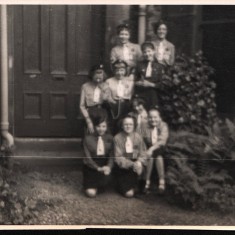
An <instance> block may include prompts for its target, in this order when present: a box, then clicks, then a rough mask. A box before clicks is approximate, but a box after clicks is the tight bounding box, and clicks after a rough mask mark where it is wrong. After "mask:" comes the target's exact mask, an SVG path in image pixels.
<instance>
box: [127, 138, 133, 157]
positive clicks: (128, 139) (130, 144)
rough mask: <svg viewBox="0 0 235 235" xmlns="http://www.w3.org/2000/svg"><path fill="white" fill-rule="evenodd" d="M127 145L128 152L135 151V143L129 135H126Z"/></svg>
mask: <svg viewBox="0 0 235 235" xmlns="http://www.w3.org/2000/svg"><path fill="white" fill-rule="evenodd" d="M125 147H126V153H133V143H132V141H131V138H130V137H129V136H127V137H126V144H125Z"/></svg>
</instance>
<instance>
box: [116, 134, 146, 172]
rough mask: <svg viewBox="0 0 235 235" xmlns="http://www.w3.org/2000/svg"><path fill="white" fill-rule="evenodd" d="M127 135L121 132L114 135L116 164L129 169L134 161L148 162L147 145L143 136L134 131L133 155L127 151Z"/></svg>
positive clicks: (132, 135)
mask: <svg viewBox="0 0 235 235" xmlns="http://www.w3.org/2000/svg"><path fill="white" fill-rule="evenodd" d="M126 139H127V135H126V134H125V133H124V132H120V133H119V134H117V135H116V136H115V137H114V159H115V162H116V164H117V165H118V166H119V167H120V168H123V169H128V168H131V167H132V166H133V161H136V160H139V161H140V162H141V163H142V164H144V165H145V164H146V146H145V144H144V141H143V139H142V137H141V136H140V135H139V134H138V133H137V132H133V133H132V134H131V135H130V139H131V141H132V143H133V155H131V156H130V154H127V153H126V146H125V144H126Z"/></svg>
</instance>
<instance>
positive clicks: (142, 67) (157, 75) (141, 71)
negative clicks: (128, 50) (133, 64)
mask: <svg viewBox="0 0 235 235" xmlns="http://www.w3.org/2000/svg"><path fill="white" fill-rule="evenodd" d="M147 67H148V61H147V60H144V61H141V62H139V63H138V66H137V68H136V80H137V81H138V80H141V79H145V80H147V81H149V82H152V83H155V85H156V88H157V87H158V85H159V82H160V81H161V79H162V74H163V69H164V68H163V65H161V64H159V63H158V62H157V60H154V61H152V76H151V77H146V70H147Z"/></svg>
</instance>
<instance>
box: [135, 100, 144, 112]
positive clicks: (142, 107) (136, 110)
mask: <svg viewBox="0 0 235 235" xmlns="http://www.w3.org/2000/svg"><path fill="white" fill-rule="evenodd" d="M133 109H134V111H135V112H137V113H142V111H143V110H144V106H143V105H142V104H138V103H137V102H134V103H133Z"/></svg>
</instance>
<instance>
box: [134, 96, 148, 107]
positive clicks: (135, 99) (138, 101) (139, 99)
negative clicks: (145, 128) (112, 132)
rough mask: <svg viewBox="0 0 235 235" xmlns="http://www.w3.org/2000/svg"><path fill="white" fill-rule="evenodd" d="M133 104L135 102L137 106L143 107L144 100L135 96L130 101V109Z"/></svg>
mask: <svg viewBox="0 0 235 235" xmlns="http://www.w3.org/2000/svg"><path fill="white" fill-rule="evenodd" d="M134 102H137V104H138V105H140V104H142V105H143V106H144V107H145V105H146V101H145V100H144V98H142V97H139V96H138V95H135V96H134V98H133V99H132V101H131V104H132V107H133V104H134Z"/></svg>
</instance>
